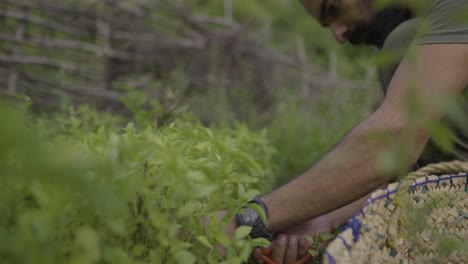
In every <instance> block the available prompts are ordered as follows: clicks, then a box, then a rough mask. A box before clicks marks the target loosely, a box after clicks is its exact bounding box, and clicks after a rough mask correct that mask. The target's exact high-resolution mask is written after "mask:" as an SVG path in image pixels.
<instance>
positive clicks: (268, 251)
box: [261, 248, 273, 256]
mask: <svg viewBox="0 0 468 264" xmlns="http://www.w3.org/2000/svg"><path fill="white" fill-rule="evenodd" d="M261 250H262V254H263V255H265V256H270V255H271V252H272V251H273V250H272V249H271V248H262V249H261Z"/></svg>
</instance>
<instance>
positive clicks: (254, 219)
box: [235, 197, 272, 239]
mask: <svg viewBox="0 0 468 264" xmlns="http://www.w3.org/2000/svg"><path fill="white" fill-rule="evenodd" d="M235 220H236V221H235V222H236V224H237V226H250V227H252V230H251V232H250V237H251V238H266V239H271V238H272V234H271V233H270V232H268V231H267V228H266V226H267V221H268V207H267V206H266V204H265V203H264V202H263V201H262V200H261V199H260V198H259V197H255V198H254V199H252V200H251V201H249V202H248V203H247V205H246V206H244V207H243V212H241V213H238V214H236V217H235Z"/></svg>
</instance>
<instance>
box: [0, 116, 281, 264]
mask: <svg viewBox="0 0 468 264" xmlns="http://www.w3.org/2000/svg"><path fill="white" fill-rule="evenodd" d="M76 113H80V115H81V117H80V118H78V117H77V115H76ZM95 115H99V114H97V113H96V112H94V111H92V110H91V109H78V110H76V111H74V112H73V115H72V116H74V118H75V119H73V118H66V117H69V116H70V114H66V115H64V114H62V115H55V116H54V117H53V118H50V117H49V118H45V117H42V118H40V119H38V120H36V119H33V118H31V117H28V116H27V115H25V114H24V113H22V112H21V111H19V110H15V109H13V108H8V107H2V108H0V122H1V123H2V126H1V127H0V163H1V164H0V211H1V212H2V218H1V219H0V237H1V238H2V239H1V240H0V262H1V263H47V264H49V263H161V262H163V263H195V262H196V261H197V260H200V259H203V260H206V262H207V263H220V262H221V261H222V260H225V261H226V262H225V263H241V262H243V261H245V260H246V259H247V258H248V256H249V255H250V252H251V250H252V248H253V246H255V245H259V244H263V245H264V244H265V241H264V240H255V241H253V240H244V239H241V238H244V237H245V236H246V235H247V234H248V230H246V229H242V228H241V229H239V230H238V232H237V234H236V237H235V238H234V239H232V240H229V239H227V237H226V236H225V235H224V233H223V232H222V225H220V224H216V222H212V224H209V225H208V226H207V228H205V227H204V226H203V224H202V222H201V220H202V219H203V217H205V216H211V217H213V216H214V213H215V212H216V211H217V210H219V209H226V210H227V211H228V214H229V215H231V216H232V215H233V214H234V213H235V212H236V211H238V210H240V208H241V206H242V205H243V204H245V202H247V201H248V200H249V199H251V198H252V197H253V196H255V195H256V194H259V193H260V192H263V191H267V190H268V189H270V188H271V187H272V186H269V185H265V182H271V181H268V180H266V177H267V176H269V175H272V174H273V171H272V169H273V168H272V167H271V166H270V164H271V157H272V154H273V152H274V151H273V149H272V148H271V147H269V144H268V142H267V140H266V133H265V132H262V133H253V132H250V131H249V130H248V129H247V128H246V127H245V126H242V125H238V126H237V127H235V128H234V129H210V128H207V127H205V126H202V125H201V124H200V123H198V122H197V121H195V120H193V118H190V117H186V116H185V117H181V118H179V119H177V120H176V121H174V122H172V123H170V124H168V125H167V126H165V127H159V128H156V127H155V126H154V125H152V124H151V123H147V124H146V126H145V128H143V129H140V130H137V129H135V126H134V125H133V124H128V125H126V126H125V127H124V128H120V129H119V125H118V122H116V121H115V120H113V119H112V118H111V119H110V120H109V119H108V118H107V119H105V118H104V117H97V116H96V118H97V119H94V118H91V117H93V116H95ZM101 118H102V119H101ZM84 120H87V121H86V122H84ZM93 120H107V121H108V122H106V123H107V124H108V126H98V125H97V124H98V123H99V122H94V121H93ZM109 124H112V125H109ZM218 244H222V245H223V246H225V247H226V257H224V258H223V257H221V256H220V254H219V253H218V251H217V250H216V249H215V247H216V245H218Z"/></svg>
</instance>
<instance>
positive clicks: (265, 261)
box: [262, 256, 276, 264]
mask: <svg viewBox="0 0 468 264" xmlns="http://www.w3.org/2000/svg"><path fill="white" fill-rule="evenodd" d="M262 259H263V262H264V263H265V264H276V263H275V262H274V261H273V260H271V259H269V258H268V257H266V256H263V257H262Z"/></svg>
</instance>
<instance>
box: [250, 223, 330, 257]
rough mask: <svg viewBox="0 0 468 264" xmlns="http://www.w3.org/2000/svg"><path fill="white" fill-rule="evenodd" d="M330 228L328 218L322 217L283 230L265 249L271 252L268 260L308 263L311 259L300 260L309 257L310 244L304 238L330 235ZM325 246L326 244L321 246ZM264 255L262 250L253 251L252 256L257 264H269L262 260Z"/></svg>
mask: <svg viewBox="0 0 468 264" xmlns="http://www.w3.org/2000/svg"><path fill="white" fill-rule="evenodd" d="M331 227H332V224H331V219H330V217H328V216H327V215H323V216H320V217H316V218H314V219H312V220H309V221H307V222H305V223H303V224H300V225H297V226H294V227H292V228H289V229H287V230H284V231H283V232H282V233H283V234H284V235H283V236H281V235H280V236H278V237H276V239H275V240H274V241H273V242H272V245H271V246H270V248H269V249H267V250H269V251H271V255H269V258H270V259H273V261H274V263H276V264H282V263H284V264H287V263H296V264H299V263H307V262H308V261H310V259H311V257H309V259H308V260H306V261H304V262H302V260H303V259H304V258H305V257H306V256H310V255H309V254H308V249H309V248H310V247H311V243H310V242H309V241H308V240H307V239H306V238H305V237H306V236H311V237H314V236H315V235H316V234H318V233H321V232H324V233H330V232H331V229H332V228H331ZM295 240H296V241H298V242H296V241H295ZM295 245H296V246H295ZM325 245H326V243H324V244H323V245H321V246H325ZM263 250H265V249H263ZM264 255H265V254H262V249H256V250H254V253H253V256H254V259H255V260H256V262H257V263H263V264H271V263H268V262H267V261H268V260H266V259H263V256H264ZM298 260H301V262H297V261H298Z"/></svg>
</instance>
